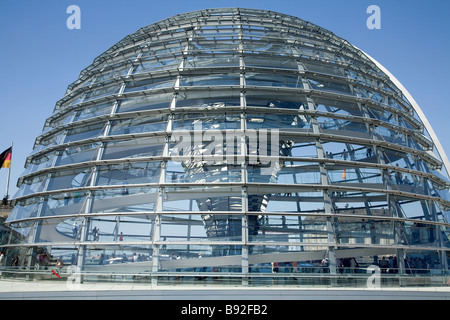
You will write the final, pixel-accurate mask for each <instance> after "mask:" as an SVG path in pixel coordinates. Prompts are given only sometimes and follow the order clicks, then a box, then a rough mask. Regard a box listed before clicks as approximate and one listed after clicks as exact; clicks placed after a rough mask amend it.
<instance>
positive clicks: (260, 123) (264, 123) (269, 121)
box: [247, 113, 309, 131]
mask: <svg viewBox="0 0 450 320" xmlns="http://www.w3.org/2000/svg"><path fill="white" fill-rule="evenodd" d="M305 127H306V128H309V122H308V120H307V119H306V118H305V117H304V116H298V115H290V114H264V113H259V114H251V113H250V114H248V115H247V128H248V129H268V128H280V129H284V130H286V129H293V130H295V131H298V130H297V129H299V128H305Z"/></svg>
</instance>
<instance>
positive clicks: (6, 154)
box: [0, 147, 12, 168]
mask: <svg viewBox="0 0 450 320" xmlns="http://www.w3.org/2000/svg"><path fill="white" fill-rule="evenodd" d="M11 155H12V147H9V148H8V149H6V150H5V151H3V152H2V153H1V154H0V165H1V166H0V167H1V168H10V167H11Z"/></svg>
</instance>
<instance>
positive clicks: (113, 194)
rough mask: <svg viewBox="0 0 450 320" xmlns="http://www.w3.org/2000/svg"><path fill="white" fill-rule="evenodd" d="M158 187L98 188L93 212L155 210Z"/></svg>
mask: <svg viewBox="0 0 450 320" xmlns="http://www.w3.org/2000/svg"><path fill="white" fill-rule="evenodd" d="M157 196H158V189H157V188H151V187H132V186H130V187H128V186H127V185H126V184H124V185H123V187H122V188H117V189H106V190H96V191H95V192H94V196H93V206H92V212H95V213H98V212H129V211H131V212H133V211H134V212H141V211H142V212H145V211H153V210H154V209H155V204H156V200H157Z"/></svg>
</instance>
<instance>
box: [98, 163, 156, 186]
mask: <svg viewBox="0 0 450 320" xmlns="http://www.w3.org/2000/svg"><path fill="white" fill-rule="evenodd" d="M160 172H161V161H153V162H135V163H123V164H115V165H106V166H99V167H98V178H97V183H96V184H97V185H99V186H101V185H119V184H120V185H121V184H139V183H157V182H158V180H159V175H160Z"/></svg>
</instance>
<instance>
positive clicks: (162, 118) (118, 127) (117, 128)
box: [110, 115, 168, 136]
mask: <svg viewBox="0 0 450 320" xmlns="http://www.w3.org/2000/svg"><path fill="white" fill-rule="evenodd" d="M167 118H168V116H167V115H154V116H146V117H136V118H132V119H123V120H115V121H112V122H111V130H110V135H112V136H113V135H118V134H130V133H143V132H155V131H165V130H166V127H167Z"/></svg>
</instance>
